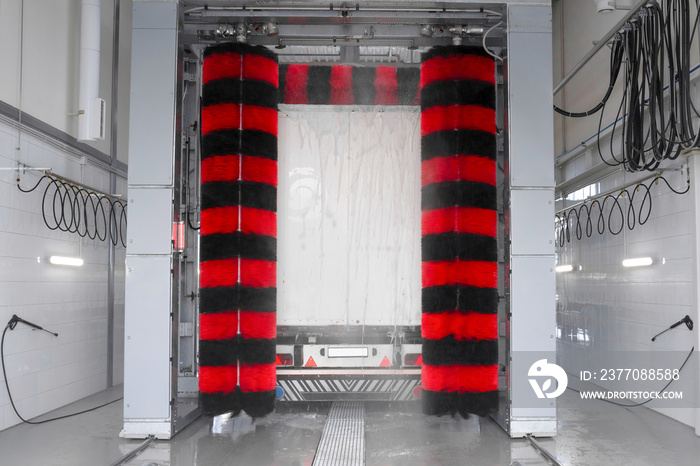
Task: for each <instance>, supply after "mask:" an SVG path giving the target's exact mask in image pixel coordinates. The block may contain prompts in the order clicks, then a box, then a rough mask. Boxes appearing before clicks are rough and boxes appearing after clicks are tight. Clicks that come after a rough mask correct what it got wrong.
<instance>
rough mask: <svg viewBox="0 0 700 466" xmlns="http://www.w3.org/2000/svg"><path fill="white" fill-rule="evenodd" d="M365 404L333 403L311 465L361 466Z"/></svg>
mask: <svg viewBox="0 0 700 466" xmlns="http://www.w3.org/2000/svg"><path fill="white" fill-rule="evenodd" d="M364 464H365V405H364V403H362V402H357V401H336V402H334V403H333V405H332V406H331V409H330V412H329V413H328V419H327V420H326V425H325V427H324V428H323V434H321V441H320V442H319V444H318V450H317V451H316V456H315V457H314V462H313V465H312V466H364Z"/></svg>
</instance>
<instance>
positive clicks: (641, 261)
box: [622, 257, 654, 267]
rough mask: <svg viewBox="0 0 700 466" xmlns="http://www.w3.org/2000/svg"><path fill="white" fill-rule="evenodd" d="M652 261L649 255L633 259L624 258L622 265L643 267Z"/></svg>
mask: <svg viewBox="0 0 700 466" xmlns="http://www.w3.org/2000/svg"><path fill="white" fill-rule="evenodd" d="M653 263H654V261H653V260H652V258H651V257H637V258H635V259H625V260H623V261H622V265H624V266H625V267H644V266H647V265H651V264H653Z"/></svg>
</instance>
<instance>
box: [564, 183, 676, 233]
mask: <svg viewBox="0 0 700 466" xmlns="http://www.w3.org/2000/svg"><path fill="white" fill-rule="evenodd" d="M659 181H663V182H664V183H665V184H666V186H667V187H668V189H669V190H670V191H671V192H672V193H674V194H678V195H682V194H686V193H687V192H688V191H689V190H690V181H688V185H687V186H686V188H685V190H682V191H679V190H676V189H674V188H673V187H671V185H670V183H669V182H668V180H667V179H666V178H664V177H663V176H657V177H655V178H653V179H652V180H651V181H650V182H649V184H644V183H639V184H637V185H636V186H634V187H633V188H632V189H631V191H630V190H628V189H623V190H621V191H619V192H618V193H617V194H608V195H606V196H604V197H602V198H598V199H595V200H593V201H592V202H590V203H586V202H584V203H583V204H581V205H579V206H576V207H571V208H570V209H566V210H564V211H562V212H560V213H558V214H557V215H555V217H554V223H555V231H556V237H557V244H558V245H559V247H563V246H564V244H565V243H570V242H571V230H572V229H573V230H574V235H575V236H576V239H578V240H581V239H582V238H583V235H584V234H585V235H586V237H588V238H590V237H591V236H593V233H594V228H593V223H594V222H595V223H596V229H595V231H597V232H598V234H599V235H602V234H603V233H605V231H606V230H607V231H608V232H609V233H610V234H611V235H614V236H617V235H619V234H620V233H622V230H623V229H624V228H625V225H626V226H627V229H628V230H633V229H634V228H635V227H636V226H638V225H644V224H645V223H646V222H647V221H648V220H649V217H650V216H651V211H652V208H653V199H652V195H651V190H652V188H653V187H654V186H656V185H657V184H658V182H659ZM637 196H642V197H641V201H640V202H639V203H636V204H635V198H638V197H637ZM625 198H627V199H628V201H627V202H628V205H627V209H624V208H623V202H622V200H623V199H625ZM606 206H610V207H609V210H608V209H606ZM606 212H607V215H606Z"/></svg>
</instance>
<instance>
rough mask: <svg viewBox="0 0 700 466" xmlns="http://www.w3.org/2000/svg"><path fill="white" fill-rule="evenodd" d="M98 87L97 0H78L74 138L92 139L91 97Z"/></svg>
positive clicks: (93, 138) (98, 34)
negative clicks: (76, 133)
mask: <svg viewBox="0 0 700 466" xmlns="http://www.w3.org/2000/svg"><path fill="white" fill-rule="evenodd" d="M99 91H100V0H82V3H81V14H80V92H79V95H78V140H79V141H94V140H95V137H94V136H93V134H92V131H91V126H90V123H91V121H92V101H93V99H95V98H97V95H98V93H99Z"/></svg>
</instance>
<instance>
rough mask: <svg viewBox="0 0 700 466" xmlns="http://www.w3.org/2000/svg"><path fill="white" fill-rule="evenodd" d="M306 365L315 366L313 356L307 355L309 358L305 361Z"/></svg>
mask: <svg viewBox="0 0 700 466" xmlns="http://www.w3.org/2000/svg"><path fill="white" fill-rule="evenodd" d="M306 367H317V366H316V361H314V358H313V356H311V357H309V360H308V361H306Z"/></svg>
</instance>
